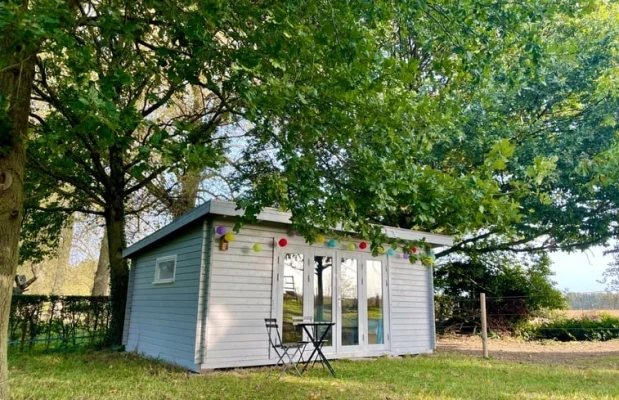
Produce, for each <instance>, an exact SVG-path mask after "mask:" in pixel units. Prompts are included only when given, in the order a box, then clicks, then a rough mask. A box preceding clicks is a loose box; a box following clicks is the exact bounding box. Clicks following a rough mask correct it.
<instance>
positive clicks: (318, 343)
mask: <svg viewBox="0 0 619 400" xmlns="http://www.w3.org/2000/svg"><path fill="white" fill-rule="evenodd" d="M303 329H305V332H306V333H307V336H309V338H310V341H311V342H312V344H313V345H314V350H313V351H312V354H310V356H309V358H308V359H307V362H306V364H305V366H304V367H303V372H305V371H306V370H307V367H308V366H309V365H310V363H311V362H312V358H314V355H316V358H318V357H320V362H321V363H322V365H323V366H324V365H326V366H327V368H328V369H329V372H331V375H333V376H334V377H335V371H334V370H333V367H331V364H330V363H329V360H327V357H326V356H325V355H324V353H323V352H322V346H323V344H324V341H325V338H326V337H327V335H328V334H329V331H330V330H331V325H327V326H326V329H325V331H324V332H323V333H322V335H321V336H320V338H318V339H315V338H314V336H312V335H311V334H310V332H309V330H308V329H307V327H306V326H305V325H304V326H303ZM316 336H317V335H316ZM314 362H315V361H314Z"/></svg>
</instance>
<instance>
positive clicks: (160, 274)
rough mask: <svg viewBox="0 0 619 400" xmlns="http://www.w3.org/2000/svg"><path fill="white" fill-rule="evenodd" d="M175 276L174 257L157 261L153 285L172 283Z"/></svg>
mask: <svg viewBox="0 0 619 400" xmlns="http://www.w3.org/2000/svg"><path fill="white" fill-rule="evenodd" d="M175 275H176V255H173V256H166V257H161V258H158V259H157V262H156V265H155V281H154V282H153V283H172V282H174V276H175Z"/></svg>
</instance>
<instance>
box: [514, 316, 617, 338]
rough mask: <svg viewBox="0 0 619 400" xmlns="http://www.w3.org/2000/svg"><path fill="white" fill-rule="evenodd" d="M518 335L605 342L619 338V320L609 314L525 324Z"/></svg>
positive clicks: (519, 327)
mask: <svg viewBox="0 0 619 400" xmlns="http://www.w3.org/2000/svg"><path fill="white" fill-rule="evenodd" d="M516 331H517V334H518V335H519V336H521V337H523V338H524V339H527V340H542V339H550V340H558V341H561V342H571V341H593V340H595V341H605V340H611V339H616V338H619V318H617V317H613V316H611V315H608V314H603V313H602V314H600V315H599V316H592V317H583V318H562V317H559V318H557V319H554V320H546V321H541V322H527V323H523V324H521V325H520V326H518V328H517V330H516Z"/></svg>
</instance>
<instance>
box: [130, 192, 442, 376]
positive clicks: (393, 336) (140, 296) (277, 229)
mask: <svg viewBox="0 0 619 400" xmlns="http://www.w3.org/2000/svg"><path fill="white" fill-rule="evenodd" d="M241 213H242V211H240V210H237V209H236V206H235V204H233V203H228V202H222V201H215V200H211V201H209V202H207V203H205V204H203V205H201V206H199V207H197V208H195V209H193V210H192V211H190V212H188V213H187V214H185V215H184V216H182V217H180V218H178V219H177V220H175V221H174V222H172V223H171V224H169V225H167V226H166V227H164V228H162V229H160V230H159V231H157V232H155V233H153V234H152V235H150V236H148V237H146V238H145V239H143V240H141V241H139V242H137V243H135V244H134V245H132V246H130V247H129V248H127V249H125V251H124V252H123V256H124V257H125V258H128V259H130V260H131V269H130V276H129V288H128V293H127V312H126V319H125V328H124V336H123V343H124V345H125V348H126V350H127V351H135V352H138V353H140V354H144V355H147V356H150V357H155V358H158V359H162V360H167V361H169V362H172V363H175V364H178V365H181V366H183V367H185V368H187V369H189V370H192V371H196V372H199V371H202V370H210V369H216V368H231V367H249V366H259V365H269V364H273V363H275V362H276V360H277V358H276V354H275V353H274V352H273V351H272V350H271V349H270V347H269V341H268V336H267V332H266V329H265V325H264V319H265V318H277V320H278V322H279V326H280V329H281V334H282V335H283V338H284V341H298V340H300V339H301V335H302V333H301V332H299V331H298V330H297V329H295V327H294V326H293V325H292V321H293V317H308V318H312V319H314V320H316V321H333V322H335V326H334V328H333V330H332V332H331V333H330V334H329V337H328V340H327V341H326V343H325V346H324V348H323V351H324V353H325V355H326V356H327V357H328V358H333V359H336V358H354V357H375V356H382V355H393V356H397V355H404V354H420V353H430V352H432V351H433V350H434V348H435V331H434V306H433V282H432V269H431V268H428V267H425V266H423V265H421V264H420V263H416V264H411V263H410V262H409V260H408V259H406V257H407V255H405V254H403V253H402V251H401V249H399V250H398V251H397V252H393V251H389V252H386V253H384V254H380V255H378V256H376V257H375V256H373V255H372V252H371V250H370V248H369V247H370V246H369V245H367V244H366V243H365V242H363V241H362V240H361V239H360V238H356V237H355V236H354V235H351V234H345V233H343V232H342V234H341V235H340V236H339V237H341V238H345V239H342V240H340V239H338V238H337V237H334V238H330V237H325V238H322V237H321V238H319V241H320V242H317V243H314V244H311V245H310V244H308V243H306V242H305V240H304V239H303V238H302V237H300V236H298V235H295V234H294V233H291V232H290V214H288V213H284V212H280V211H277V210H275V209H265V210H264V211H263V212H262V213H260V214H259V216H258V221H259V222H257V223H256V224H253V225H244V226H243V228H242V229H241V230H240V231H239V232H238V233H233V227H234V224H235V220H236V218H237V217H238V216H239V215H240V214H241ZM383 232H384V233H385V234H386V235H387V237H391V238H396V239H401V240H410V241H417V240H425V244H426V245H427V246H432V247H441V246H449V245H451V244H452V238H451V237H449V236H443V235H437V234H431V233H423V232H417V231H412V230H407V229H399V228H393V227H387V226H385V227H383Z"/></svg>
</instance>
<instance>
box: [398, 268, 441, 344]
mask: <svg viewBox="0 0 619 400" xmlns="http://www.w3.org/2000/svg"><path fill="white" fill-rule="evenodd" d="M389 261H390V262H389V268H390V274H391V283H390V295H391V297H390V301H391V352H392V353H393V354H394V355H403V354H409V353H410V354H418V353H426V352H430V351H432V350H433V349H434V320H433V314H432V310H433V308H434V300H433V299H434V295H433V289H432V273H431V270H430V268H427V267H424V266H423V265H421V264H419V263H417V264H415V265H411V264H410V262H409V261H408V260H404V259H401V258H400V259H398V258H394V257H390V260H389Z"/></svg>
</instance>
